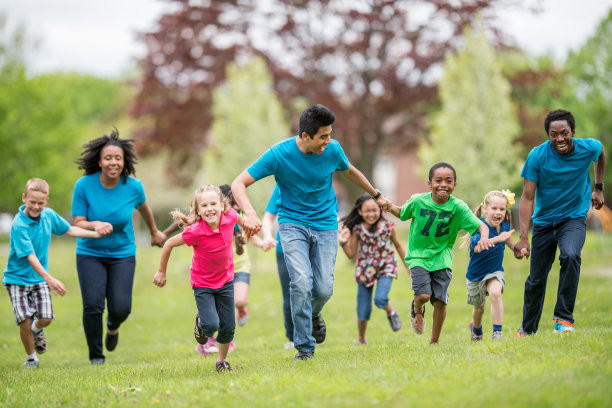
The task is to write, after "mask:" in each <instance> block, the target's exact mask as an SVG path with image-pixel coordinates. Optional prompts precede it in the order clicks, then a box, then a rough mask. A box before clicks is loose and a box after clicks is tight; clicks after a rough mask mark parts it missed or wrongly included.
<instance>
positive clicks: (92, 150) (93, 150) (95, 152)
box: [75, 128, 138, 183]
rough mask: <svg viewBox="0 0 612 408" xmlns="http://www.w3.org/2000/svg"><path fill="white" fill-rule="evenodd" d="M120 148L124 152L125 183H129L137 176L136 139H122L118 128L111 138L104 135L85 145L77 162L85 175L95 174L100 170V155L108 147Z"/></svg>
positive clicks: (122, 172) (123, 173)
mask: <svg viewBox="0 0 612 408" xmlns="http://www.w3.org/2000/svg"><path fill="white" fill-rule="evenodd" d="M109 145H111V146H119V147H120V148H121V150H123V170H122V171H121V175H122V176H123V182H124V183H126V182H127V178H128V176H131V175H135V174H136V167H135V166H136V163H138V159H137V158H136V153H135V152H134V139H120V138H119V131H118V130H117V128H115V129H113V131H112V132H111V134H110V136H107V135H104V136H101V137H99V138H97V139H94V140H91V141H90V142H89V143H86V144H84V145H83V149H85V150H83V151H82V152H81V157H79V158H78V159H77V160H75V163H76V164H78V165H79V169H83V170H85V175H89V174H94V173H96V172H97V171H99V170H100V165H99V164H98V163H99V162H100V154H102V149H104V148H105V147H106V146H109Z"/></svg>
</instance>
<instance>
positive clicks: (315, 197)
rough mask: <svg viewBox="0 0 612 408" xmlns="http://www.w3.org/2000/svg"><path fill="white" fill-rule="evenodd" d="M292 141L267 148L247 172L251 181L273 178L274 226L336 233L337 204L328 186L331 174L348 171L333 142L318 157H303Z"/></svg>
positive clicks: (334, 195) (311, 155)
mask: <svg viewBox="0 0 612 408" xmlns="http://www.w3.org/2000/svg"><path fill="white" fill-rule="evenodd" d="M296 138H297V136H296V137H292V138H289V139H285V140H283V141H281V142H278V143H276V144H275V145H273V146H272V147H270V148H269V149H268V150H267V151H266V152H265V153H264V154H263V155H261V157H260V158H259V159H257V160H256V161H255V162H254V163H253V164H252V165H251V166H250V167H249V168H248V169H247V172H248V173H249V174H250V175H251V177H253V178H254V179H255V180H259V179H262V178H264V177H267V176H271V175H274V178H275V179H276V184H277V185H278V188H279V191H280V200H278V201H277V206H278V223H279V224H282V223H294V224H299V225H304V226H306V227H309V228H312V229H314V230H317V231H330V230H335V229H338V220H337V214H338V210H337V208H338V203H337V201H336V194H335V192H334V186H333V184H332V176H333V173H334V172H335V171H344V170H348V168H349V166H350V165H349V161H348V159H347V158H346V155H345V154H344V151H343V150H342V147H341V146H340V143H338V141H336V140H332V141H331V142H330V143H329V144H328V145H327V147H326V148H325V151H323V153H321V154H313V153H311V154H306V153H303V152H302V151H301V150H300V149H299V148H298V145H297V141H296Z"/></svg>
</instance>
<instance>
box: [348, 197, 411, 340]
mask: <svg viewBox="0 0 612 408" xmlns="http://www.w3.org/2000/svg"><path fill="white" fill-rule="evenodd" d="M340 221H341V223H342V224H341V225H342V227H341V229H340V232H339V236H338V241H339V243H340V246H341V247H342V249H343V250H344V253H345V254H346V256H348V257H349V258H351V259H352V258H354V257H355V255H357V261H356V262H355V280H356V281H357V331H358V333H359V337H358V339H357V342H358V344H366V338H365V332H366V329H367V327H368V321H369V320H370V315H371V313H372V292H374V304H375V305H376V307H378V308H379V309H384V310H385V312H386V313H387V319H389V323H390V324H391V329H392V330H393V331H394V332H397V331H399V330H400V329H401V328H402V321H401V320H400V317H399V313H398V312H397V310H395V308H394V307H393V306H392V305H391V303H390V302H389V291H390V290H391V284H392V283H393V278H396V277H397V259H396V257H395V253H394V252H393V248H392V245H391V244H392V243H393V246H395V249H396V250H397V252H398V254H399V255H400V257H401V259H402V263H403V264H404V266H405V267H406V269H407V270H408V266H407V265H406V263H405V262H404V257H405V255H406V254H405V252H404V249H403V248H402V245H401V244H400V241H399V239H398V237H397V232H396V231H395V228H394V224H393V223H392V222H390V221H387V220H386V219H385V218H384V217H383V215H382V211H381V209H380V207H379V206H378V204H377V203H376V201H375V200H374V199H373V198H372V196H371V195H369V194H364V195H362V196H361V197H359V198H358V199H357V201H355V206H354V207H353V209H352V210H351V212H350V213H349V214H348V215H347V216H346V217H344V218H342V219H341V220H340ZM408 273H410V270H408ZM375 283H376V290H374V284H375Z"/></svg>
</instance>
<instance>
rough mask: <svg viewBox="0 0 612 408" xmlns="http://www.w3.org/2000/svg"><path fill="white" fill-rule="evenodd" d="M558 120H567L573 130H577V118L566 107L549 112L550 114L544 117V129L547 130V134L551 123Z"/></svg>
mask: <svg viewBox="0 0 612 408" xmlns="http://www.w3.org/2000/svg"><path fill="white" fill-rule="evenodd" d="M558 120H565V121H567V124H568V125H569V127H570V129H572V132H575V131H576V119H574V115H572V112H570V111H567V110H565V109H556V110H553V111H550V112H548V115H546V118H545V119H544V130H546V135H548V130H549V129H550V123H551V122H556V121H558Z"/></svg>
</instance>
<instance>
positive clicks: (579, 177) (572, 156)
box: [521, 138, 602, 225]
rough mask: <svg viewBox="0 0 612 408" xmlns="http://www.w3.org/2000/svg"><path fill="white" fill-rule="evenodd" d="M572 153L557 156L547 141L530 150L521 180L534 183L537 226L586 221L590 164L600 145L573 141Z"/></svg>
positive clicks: (589, 196) (596, 142) (589, 200)
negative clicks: (574, 220)
mask: <svg viewBox="0 0 612 408" xmlns="http://www.w3.org/2000/svg"><path fill="white" fill-rule="evenodd" d="M573 141H574V151H573V152H571V153H568V154H559V153H557V151H556V150H555V149H554V148H553V147H552V144H551V143H550V140H548V141H546V142H544V143H542V144H541V145H539V146H536V147H534V148H533V149H532V150H531V152H530V153H529V155H528V156H527V160H526V161H525V165H524V166H523V171H522V172H521V177H523V178H525V179H527V180H529V181H531V182H534V183H536V192H535V210H534V212H533V216H532V217H531V219H532V220H533V223H534V224H537V225H550V224H552V223H553V222H554V221H559V220H562V219H564V218H586V216H587V213H588V212H589V208H590V207H591V177H590V176H589V169H590V168H591V163H592V162H595V161H597V160H599V156H600V155H601V149H602V145H601V142H599V140H596V139H577V138H574V139H573Z"/></svg>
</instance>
